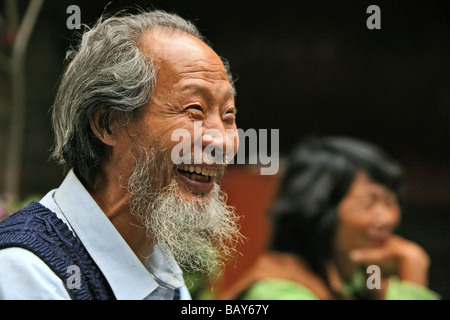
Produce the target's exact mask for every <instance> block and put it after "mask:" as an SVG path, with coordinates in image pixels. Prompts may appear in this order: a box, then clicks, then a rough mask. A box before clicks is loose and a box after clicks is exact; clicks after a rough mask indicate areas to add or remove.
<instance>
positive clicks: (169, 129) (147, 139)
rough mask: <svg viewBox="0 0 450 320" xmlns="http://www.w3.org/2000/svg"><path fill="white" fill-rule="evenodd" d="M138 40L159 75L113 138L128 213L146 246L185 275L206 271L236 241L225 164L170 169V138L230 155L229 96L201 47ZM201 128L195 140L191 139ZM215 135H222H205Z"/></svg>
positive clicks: (181, 38) (182, 40) (177, 38)
mask: <svg viewBox="0 0 450 320" xmlns="http://www.w3.org/2000/svg"><path fill="white" fill-rule="evenodd" d="M141 40H142V41H141V50H142V51H143V52H144V53H146V54H148V55H149V56H151V57H152V63H153V64H154V66H155V68H156V71H157V77H156V86H155V90H154V92H153V93H152V95H151V98H150V100H149V102H148V104H147V105H145V106H143V108H142V110H141V111H140V113H139V114H138V115H137V119H136V120H134V121H133V122H130V123H129V125H127V132H126V134H122V135H120V136H119V137H118V139H117V142H116V143H115V145H114V148H113V156H112V159H114V158H115V159H117V163H122V164H125V166H126V168H125V169H123V170H122V171H121V172H122V173H123V172H127V173H129V179H128V185H127V190H128V194H129V196H130V199H129V202H128V203H129V206H130V212H131V214H132V215H134V216H137V217H138V218H139V219H140V220H141V222H142V224H143V226H144V227H145V230H146V232H147V236H148V238H150V239H151V240H152V241H153V243H158V244H160V245H161V247H162V248H164V249H166V250H167V251H168V252H170V253H171V254H172V255H173V256H174V258H175V259H176V261H177V262H178V263H179V264H180V265H181V266H183V267H185V268H186V269H190V270H200V271H205V270H207V271H211V269H212V268H214V266H215V264H216V263H220V261H221V260H225V259H227V258H228V257H229V256H230V255H231V254H232V252H234V251H233V250H234V249H233V248H234V246H235V245H236V244H237V242H236V241H237V240H238V239H239V237H240V234H239V228H238V225H237V223H236V222H237V216H236V215H235V213H234V210H233V209H232V208H230V207H229V206H227V204H226V202H225V198H224V197H223V194H222V192H221V191H220V187H219V183H220V179H221V176H222V175H223V173H224V170H225V164H223V163H210V162H209V161H207V162H206V161H201V162H200V163H199V164H193V165H185V164H183V163H181V164H176V162H175V163H174V162H173V161H172V157H171V151H172V150H173V148H174V147H175V146H176V145H177V144H178V141H172V134H173V132H174V131H175V130H179V129H183V130H185V132H188V133H189V140H190V145H191V146H192V148H191V149H192V150H194V148H195V144H196V142H197V143H200V146H201V148H202V149H204V148H206V147H208V146H210V145H215V146H216V147H217V148H220V149H222V150H233V151H234V152H233V153H234V154H235V153H236V152H237V136H236V135H234V134H233V135H231V136H232V137H230V136H228V137H227V131H228V132H230V131H237V128H236V122H235V114H236V108H235V106H234V89H233V87H232V85H231V84H230V82H229V81H228V78H227V72H226V70H225V67H224V65H223V63H222V61H221V59H220V58H219V56H217V54H216V53H215V52H214V51H213V50H212V49H211V48H210V47H208V46H207V45H206V44H204V43H203V42H202V41H200V40H199V39H197V38H195V37H193V36H191V35H188V34H186V33H181V32H179V31H175V32H173V31H168V30H164V29H158V30H152V31H150V32H149V33H147V34H145V35H144V36H143V38H142V39H141ZM199 123H200V124H201V126H200V127H201V132H200V135H198V134H195V132H194V131H196V128H197V126H196V124H199ZM213 130H215V131H216V132H219V133H220V135H212V134H208V132H211V131H213ZM196 139H197V140H196ZM199 139H200V141H198V140H199ZM112 162H114V161H112ZM121 169H122V168H121ZM123 175H124V176H125V173H123Z"/></svg>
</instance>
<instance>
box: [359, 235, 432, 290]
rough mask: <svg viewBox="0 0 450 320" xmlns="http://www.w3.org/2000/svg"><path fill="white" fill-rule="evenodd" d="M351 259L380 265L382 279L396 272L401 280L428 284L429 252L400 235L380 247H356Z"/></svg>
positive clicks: (365, 263) (394, 236) (423, 284)
mask: <svg viewBox="0 0 450 320" xmlns="http://www.w3.org/2000/svg"><path fill="white" fill-rule="evenodd" d="M350 259H351V260H352V261H353V262H355V263H358V264H363V265H377V266H379V267H380V270H381V273H382V274H381V277H382V279H387V278H388V277H389V276H390V275H392V274H396V275H397V276H398V277H399V278H400V280H403V281H411V282H414V283H417V284H419V285H422V286H424V287H426V286H427V285H428V268H429V265H430V259H429V257H428V254H427V253H426V252H425V250H424V249H423V248H422V247H421V246H419V245H418V244H417V243H414V242H412V241H409V240H406V239H404V238H402V237H400V236H397V235H392V236H391V237H390V238H389V239H388V240H387V241H386V242H385V243H384V244H383V245H381V246H378V247H371V248H358V249H354V250H352V251H351V252H350Z"/></svg>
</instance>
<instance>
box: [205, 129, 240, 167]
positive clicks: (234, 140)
mask: <svg viewBox="0 0 450 320" xmlns="http://www.w3.org/2000/svg"><path fill="white" fill-rule="evenodd" d="M238 145H239V136H238V132H237V130H236V128H233V129H227V128H226V127H225V126H224V124H223V122H222V121H221V120H216V121H210V122H207V123H206V125H205V127H204V128H203V134H202V147H203V148H204V149H206V148H209V149H215V150H216V151H219V150H220V152H221V153H222V155H223V156H224V159H225V161H226V162H228V161H230V160H231V159H232V158H233V157H234V156H235V154H236V152H237V148H238Z"/></svg>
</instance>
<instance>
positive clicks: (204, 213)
mask: <svg viewBox="0 0 450 320" xmlns="http://www.w3.org/2000/svg"><path fill="white" fill-rule="evenodd" d="M141 150H142V149H141ZM144 153H145V154H144V156H142V155H141V157H138V158H137V160H136V166H135V169H134V172H133V174H132V175H131V177H130V179H129V182H128V191H129V192H130V194H131V199H130V208H131V213H132V214H133V215H135V216H137V217H138V218H139V219H140V220H141V222H142V223H143V225H144V227H145V228H146V232H147V236H148V237H149V238H150V239H152V240H153V241H154V243H158V244H159V245H160V247H161V248H162V249H163V250H166V251H167V253H170V254H171V255H172V256H173V257H174V258H175V260H176V261H177V263H178V264H179V265H180V267H181V268H183V269H185V270H186V271H190V272H195V271H200V272H212V271H215V270H217V267H218V266H221V265H222V264H223V263H224V262H225V261H226V260H228V259H229V258H231V257H232V256H233V255H234V253H235V252H236V249H235V248H236V245H237V244H238V243H239V242H240V240H241V238H242V236H241V234H240V232H239V226H238V224H237V220H238V216H237V215H236V214H235V212H234V208H232V207H230V206H228V205H227V204H226V200H225V198H224V197H225V194H224V193H223V192H221V191H220V187H219V185H218V184H215V185H214V188H213V190H212V191H211V194H210V197H209V198H208V197H201V196H198V198H194V199H193V200H190V199H186V198H185V197H183V191H182V190H180V187H179V186H178V184H177V182H176V181H175V180H173V179H171V180H170V182H169V181H167V180H169V179H168V173H169V172H170V171H169V170H170V169H169V166H168V163H170V162H167V161H165V160H164V159H163V152H158V154H155V151H154V150H152V153H153V156H152V157H151V156H150V154H149V153H148V152H144ZM164 173H166V176H164ZM158 176H159V177H161V178H159V179H157V178H156V177H158ZM164 185H165V187H162V186H164Z"/></svg>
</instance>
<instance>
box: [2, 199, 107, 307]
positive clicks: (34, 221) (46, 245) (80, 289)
mask: <svg viewBox="0 0 450 320" xmlns="http://www.w3.org/2000/svg"><path fill="white" fill-rule="evenodd" d="M10 247H20V248H24V249H26V250H29V251H31V252H33V253H34V254H35V255H37V256H38V257H39V258H40V259H41V260H42V261H44V262H45V263H46V264H47V265H48V266H49V267H50V269H51V270H52V271H53V272H54V273H55V274H56V275H57V276H58V277H59V278H60V279H61V280H62V282H63V284H64V286H65V287H66V290H67V292H68V293H69V295H70V297H71V298H72V299H74V300H111V299H115V297H114V294H113V292H112V290H111V288H110V286H109V284H108V282H107V281H106V279H105V277H104V276H103V274H102V272H101V271H100V269H99V268H98V267H97V265H96V264H95V262H94V260H92V258H91V257H90V256H89V254H88V252H87V251H86V248H85V247H84V246H83V244H82V243H81V242H80V241H79V240H78V238H76V237H75V236H74V235H73V234H72V232H71V231H70V229H69V228H68V227H67V225H66V224H65V223H64V222H63V221H62V220H61V219H59V218H58V217H57V216H56V214H55V213H54V212H52V211H50V210H49V209H47V208H46V207H44V206H43V205H41V204H40V203H38V202H36V201H33V202H31V203H30V204H29V205H28V206H26V207H25V208H23V209H22V210H19V211H17V212H16V213H14V214H12V215H10V216H9V217H8V218H6V219H5V220H3V221H2V222H1V223H0V249H3V248H10ZM71 266H76V267H78V268H79V271H80V272H79V274H78V275H79V276H80V278H79V282H77V284H79V285H76V286H73V285H69V283H70V281H71V279H69V278H70V277H71V276H72V275H73V273H72V272H71V270H72V269H71V268H72V267H71ZM73 287H75V288H73Z"/></svg>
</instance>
